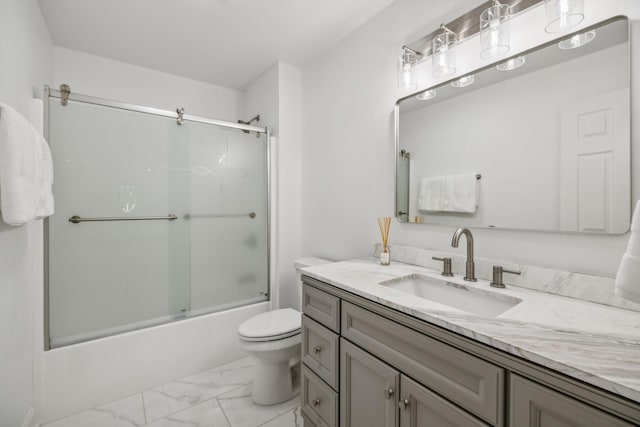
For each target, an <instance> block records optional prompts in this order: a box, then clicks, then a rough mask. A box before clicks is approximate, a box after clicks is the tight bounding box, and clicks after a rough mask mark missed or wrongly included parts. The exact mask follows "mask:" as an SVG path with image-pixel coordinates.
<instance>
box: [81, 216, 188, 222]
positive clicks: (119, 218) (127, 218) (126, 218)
mask: <svg viewBox="0 0 640 427" xmlns="http://www.w3.org/2000/svg"><path fill="white" fill-rule="evenodd" d="M176 219H178V217H177V216H176V215H174V214H169V215H167V216H117V217H97V218H82V217H80V216H78V215H74V216H72V217H71V218H69V222H72V223H74V224H78V223H81V222H102V221H158V220H168V221H175V220H176Z"/></svg>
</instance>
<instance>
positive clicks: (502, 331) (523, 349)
mask: <svg viewBox="0 0 640 427" xmlns="http://www.w3.org/2000/svg"><path fill="white" fill-rule="evenodd" d="M302 273H303V274H306V275H308V276H310V277H313V278H315V279H318V280H321V281H323V282H325V283H328V284H330V285H333V286H335V287H337V288H340V289H343V290H345V291H348V292H351V293H353V294H356V295H359V296H362V297H364V298H367V299H369V300H371V301H374V302H377V303H380V304H382V305H384V306H387V307H390V308H393V309H395V310H398V311H401V312H404V313H407V314H409V315H411V316H413V317H416V318H419V319H422V320H425V321H427V322H429V323H431V324H434V325H437V326H441V327H443V328H446V329H448V330H450V331H453V332H456V333H458V334H460V335H464V336H466V337H469V338H472V339H474V340H476V341H479V342H482V343H485V344H488V345H490V346H492V347H495V348H497V349H500V350H503V351H505V352H507V353H511V354H513V355H516V356H519V357H522V358H523V359H526V360H529V361H532V362H535V363H537V364H539V365H542V366H546V367H548V368H550V369H553V370H556V371H559V372H561V373H564V374H566V375H568V376H571V377H573V378H577V379H579V380H582V381H584V382H587V383H589V384H593V385H595V386H598V387H600V388H602V389H605V390H608V391H611V392H614V393H617V394H619V395H621V396H624V397H627V398H629V399H631V400H634V401H636V402H639V403H640V313H639V312H636V311H630V310H624V309H621V308H617V307H611V306H607V305H603V304H597V303H593V302H588V301H583V300H578V299H572V298H567V297H563V296H559V295H554V294H549V293H544V292H539V291H534V290H530V289H526V288H519V287H515V286H509V285H507V288H505V289H496V288H492V287H490V286H489V281H487V280H482V279H478V282H475V283H472V282H466V281H464V280H463V279H462V276H460V275H457V274H456V275H455V276H454V277H443V276H441V275H440V274H439V273H440V272H439V271H435V270H432V269H430V268H426V267H420V266H416V265H411V264H404V263H401V262H393V261H392V263H391V265H389V266H382V265H380V263H379V261H378V260H377V259H375V258H371V259H363V260H351V261H343V262H335V263H330V264H324V265H319V266H314V267H308V268H305V269H302ZM413 274H418V275H423V276H425V277H431V278H434V279H439V280H446V281H447V282H450V283H453V284H455V286H456V287H458V288H461V289H466V290H468V291H470V292H476V293H485V294H486V293H489V294H494V295H495V294H499V295H502V298H503V299H509V298H515V299H518V300H522V301H521V302H519V303H518V304H517V305H515V306H514V307H512V308H510V309H508V310H506V311H505V312H503V313H502V314H500V315H498V316H496V317H483V316H478V315H474V314H470V313H468V312H465V311H463V310H458V309H455V308H452V307H449V306H447V305H443V304H438V303H436V302H432V301H430V300H427V299H423V298H419V297H416V296H414V295H411V294H408V293H406V292H403V291H400V290H397V289H393V288H390V287H388V286H385V285H384V284H380V283H381V282H388V281H393V280H394V279H396V280H397V279H400V278H402V277H405V276H409V275H413ZM507 280H508V278H507V277H506V276H505V281H507Z"/></svg>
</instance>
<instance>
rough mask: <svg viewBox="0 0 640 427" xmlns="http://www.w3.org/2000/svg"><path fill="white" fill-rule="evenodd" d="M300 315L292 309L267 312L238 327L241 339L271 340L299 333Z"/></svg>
mask: <svg viewBox="0 0 640 427" xmlns="http://www.w3.org/2000/svg"><path fill="white" fill-rule="evenodd" d="M300 326H301V314H300V312H299V311H297V310H294V309H292V308H283V309H280V310H274V311H268V312H266V313H262V314H259V315H257V316H255V317H252V318H251V319H249V320H246V321H245V322H243V323H242V324H241V325H240V326H239V327H238V334H240V336H241V337H244V338H248V339H251V340H252V341H253V340H260V339H263V340H272V339H274V338H276V337H280V336H282V337H286V336H291V335H294V334H295V333H297V332H298V331H300Z"/></svg>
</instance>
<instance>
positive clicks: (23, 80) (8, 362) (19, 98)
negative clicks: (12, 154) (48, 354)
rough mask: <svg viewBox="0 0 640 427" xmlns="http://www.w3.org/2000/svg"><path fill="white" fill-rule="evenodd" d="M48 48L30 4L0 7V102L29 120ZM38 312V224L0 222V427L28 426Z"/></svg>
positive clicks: (19, 1)
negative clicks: (13, 225)
mask: <svg viewBox="0 0 640 427" xmlns="http://www.w3.org/2000/svg"><path fill="white" fill-rule="evenodd" d="M52 50H53V44H52V42H51V38H50V36H49V32H48V30H47V27H46V25H45V23H44V20H43V19H42V16H41V14H40V8H39V7H38V5H37V3H36V1H35V0H3V1H2V2H0V52H2V55H0V102H3V103H6V104H9V105H11V106H13V107H14V108H16V109H17V110H18V111H19V112H20V113H22V114H23V115H24V116H25V117H27V118H31V105H32V98H33V97H34V95H37V94H40V95H41V93H42V86H43V85H44V84H45V83H48V82H50V81H51V78H52V75H53V70H52V64H53V57H52V56H53V55H52ZM41 307H42V221H38V222H35V223H30V224H27V225H24V226H21V227H10V226H8V225H6V224H4V223H3V222H2V221H1V220H0V384H2V385H1V386H0V425H2V426H21V425H24V426H27V425H30V423H31V422H32V421H33V407H32V405H33V404H34V400H35V399H34V394H35V393H34V386H33V381H34V378H33V375H34V374H33V360H34V359H33V350H34V345H35V346H40V345H42V337H41V336H39V335H37V334H35V333H34V325H35V323H36V321H37V320H36V319H37V318H38V313H39V312H40V311H41Z"/></svg>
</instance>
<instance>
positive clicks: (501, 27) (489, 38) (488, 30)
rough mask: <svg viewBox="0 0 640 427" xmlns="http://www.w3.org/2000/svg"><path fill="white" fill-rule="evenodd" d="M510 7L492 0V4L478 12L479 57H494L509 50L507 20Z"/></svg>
mask: <svg viewBox="0 0 640 427" xmlns="http://www.w3.org/2000/svg"><path fill="white" fill-rule="evenodd" d="M510 18H511V7H510V6H509V5H508V4H502V3H500V2H499V1H498V0H493V5H492V6H491V7H489V8H488V9H486V10H485V11H484V12H482V13H481V14H480V46H481V47H482V50H481V51H480V57H481V58H483V59H495V58H498V57H500V56H503V55H505V54H506V53H507V52H509V49H510V48H511V46H510V45H509V35H510V28H509V20H510Z"/></svg>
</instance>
